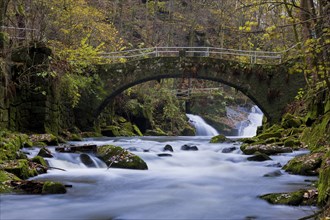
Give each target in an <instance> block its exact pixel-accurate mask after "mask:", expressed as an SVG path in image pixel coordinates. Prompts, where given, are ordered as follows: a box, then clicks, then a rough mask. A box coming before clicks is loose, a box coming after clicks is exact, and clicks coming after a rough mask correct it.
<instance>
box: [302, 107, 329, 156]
mask: <svg viewBox="0 0 330 220" xmlns="http://www.w3.org/2000/svg"><path fill="white" fill-rule="evenodd" d="M329 140H330V112H327V113H326V114H324V115H323V116H321V117H320V118H319V119H318V120H317V121H315V122H314V123H313V125H312V126H311V127H306V128H305V129H304V131H303V133H302V136H301V141H302V142H303V143H304V144H305V145H306V146H308V148H309V149H310V150H312V151H315V150H318V149H319V147H320V146H324V145H325V144H327V143H329Z"/></svg>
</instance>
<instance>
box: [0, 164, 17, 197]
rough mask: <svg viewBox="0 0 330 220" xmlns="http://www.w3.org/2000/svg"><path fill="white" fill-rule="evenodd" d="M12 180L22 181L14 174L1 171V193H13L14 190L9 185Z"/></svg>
mask: <svg viewBox="0 0 330 220" xmlns="http://www.w3.org/2000/svg"><path fill="white" fill-rule="evenodd" d="M12 180H15V181H17V180H20V178H18V177H17V176H15V175H14V174H12V173H9V172H6V171H4V170H0V193H9V192H12V191H13V188H12V186H11V185H10V183H9V182H10V181H12Z"/></svg>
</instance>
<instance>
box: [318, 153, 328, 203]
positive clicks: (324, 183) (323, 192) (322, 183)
mask: <svg viewBox="0 0 330 220" xmlns="http://www.w3.org/2000/svg"><path fill="white" fill-rule="evenodd" d="M318 183H319V184H318V191H319V197H318V203H319V204H321V205H324V204H326V203H327V202H329V201H330V151H328V153H327V154H326V155H325V156H324V158H323V162H322V165H321V169H320V175H319V182H318Z"/></svg>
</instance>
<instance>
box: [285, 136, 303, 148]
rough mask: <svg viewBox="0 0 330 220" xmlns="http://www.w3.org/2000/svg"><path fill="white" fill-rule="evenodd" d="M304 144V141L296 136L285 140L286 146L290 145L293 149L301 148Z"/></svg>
mask: <svg viewBox="0 0 330 220" xmlns="http://www.w3.org/2000/svg"><path fill="white" fill-rule="evenodd" d="M301 146H302V143H301V142H300V141H299V140H297V139H294V138H288V139H286V140H285V141H284V147H290V148H292V149H299V148H300V147H301Z"/></svg>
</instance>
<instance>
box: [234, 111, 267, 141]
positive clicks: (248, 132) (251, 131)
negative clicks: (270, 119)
mask: <svg viewBox="0 0 330 220" xmlns="http://www.w3.org/2000/svg"><path fill="white" fill-rule="evenodd" d="M262 117H263V113H262V111H261V110H260V109H259V108H258V106H256V105H255V106H253V107H252V108H251V110H250V112H249V116H248V119H247V120H245V121H243V122H241V123H240V128H239V135H240V136H243V137H253V136H255V135H256V134H257V128H258V126H260V125H262Z"/></svg>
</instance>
